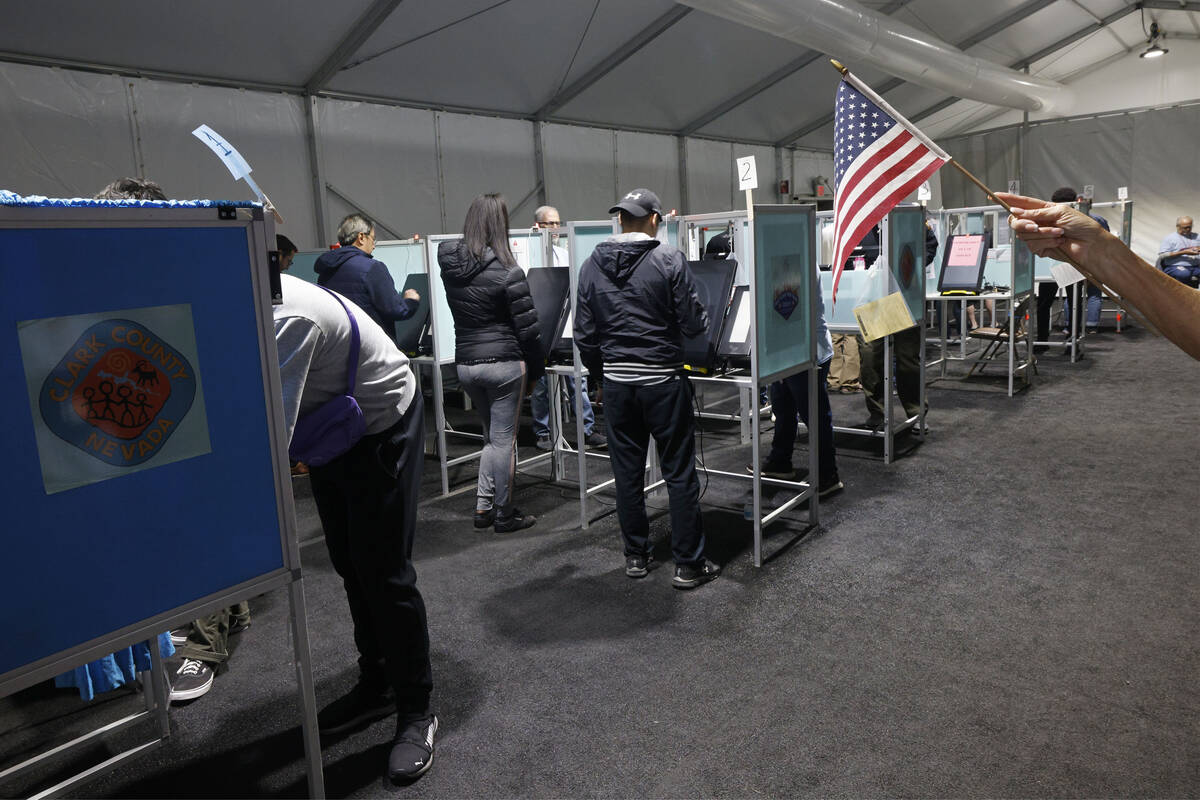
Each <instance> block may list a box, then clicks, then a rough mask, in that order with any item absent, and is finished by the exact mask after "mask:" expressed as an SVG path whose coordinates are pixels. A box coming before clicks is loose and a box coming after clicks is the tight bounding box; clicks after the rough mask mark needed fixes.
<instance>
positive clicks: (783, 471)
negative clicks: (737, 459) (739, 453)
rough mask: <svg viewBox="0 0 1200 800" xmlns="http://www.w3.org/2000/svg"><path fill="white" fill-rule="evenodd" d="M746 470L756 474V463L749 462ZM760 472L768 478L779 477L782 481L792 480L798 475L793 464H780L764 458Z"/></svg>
mask: <svg viewBox="0 0 1200 800" xmlns="http://www.w3.org/2000/svg"><path fill="white" fill-rule="evenodd" d="M746 472H749V473H750V474H751V475H753V474H754V465H753V464H747V465H746ZM759 473H760V474H762V475H764V476H766V477H768V478H778V479H779V480H781V481H790V480H792V478H794V477H795V475H796V470H794V469H792V465H791V464H779V463H776V462H774V461H770V460H768V459H765V458H764V459H763V461H762V468H761V469H760V470H759Z"/></svg>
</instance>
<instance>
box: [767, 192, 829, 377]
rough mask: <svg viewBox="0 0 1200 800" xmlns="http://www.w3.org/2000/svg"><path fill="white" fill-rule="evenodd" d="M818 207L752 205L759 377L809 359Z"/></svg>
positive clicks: (802, 365) (797, 368)
mask: <svg viewBox="0 0 1200 800" xmlns="http://www.w3.org/2000/svg"><path fill="white" fill-rule="evenodd" d="M815 234H816V210H815V209H814V208H813V207H812V206H802V205H779V206H755V207H754V277H753V281H754V284H753V288H754V291H755V345H754V346H755V353H756V357H757V379H758V380H759V381H760V382H763V383H765V382H768V381H771V380H777V379H779V378H783V377H786V376H787V375H790V374H792V373H794V372H798V371H800V370H801V369H804V368H807V367H808V366H810V365H811V364H812V363H813V361H814V358H813V350H812V344H813V331H812V328H813V313H812V304H813V300H814V298H813V292H814V291H815V283H816V282H815V280H814V273H815V272H816V240H815V238H814V236H815Z"/></svg>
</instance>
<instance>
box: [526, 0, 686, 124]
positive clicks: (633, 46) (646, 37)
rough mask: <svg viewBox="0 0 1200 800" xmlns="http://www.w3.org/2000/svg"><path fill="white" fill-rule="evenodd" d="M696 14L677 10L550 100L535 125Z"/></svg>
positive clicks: (539, 112) (537, 112)
mask: <svg viewBox="0 0 1200 800" xmlns="http://www.w3.org/2000/svg"><path fill="white" fill-rule="evenodd" d="M690 13H692V9H691V8H689V7H687V6H676V7H675V8H673V9H671V10H670V11H668V12H667V13H665V14H663V15H662V16H661V17H659V18H658V19H656V20H654V22H651V23H650V24H649V25H648V26H647V27H646V28H644V29H643V30H642V31H641V32H640V33H638V34H637V35H636V36H634V37H633V38H632V39H630V40H629V41H628V42H626V43H625V44H623V45H621V46H620V47H619V48H617V49H616V50H615V51H613V53H612V54H611V55H609V56H608V57H607V58H605V59H604V60H603V61H601V62H600V63H599V64H597V65H596V66H594V67H592V68H591V69H590V70H588V71H587V72H586V73H585V74H584V75H583V76H582V77H581V78H579V80H577V81H575V82H574V83H572V84H571V85H570V86H567V87H566V88H564V89H563V90H562V91H561V92H559V93H558V94H556V95H554V97H552V98H550V100H549V102H547V103H546V104H545V105H544V106H542V107H541V108H539V109H538V110H537V111H535V112H534V114H533V120H534V121H535V122H545V121H547V119H548V118H549V116H550V115H551V114H553V113H554V112H555V111H557V110H558V109H560V108H562V107H563V106H565V105H566V104H567V103H569V102H571V101H572V100H574V99H575V98H576V97H578V96H579V95H580V94H582V93H583V92H585V91H587V90H588V89H589V88H591V87H592V86H593V85H594V84H595V83H596V82H597V81H599V80H600V79H601V78H603V77H604V76H605V75H607V74H608V73H610V72H612V71H613V70H614V69H616V68H617V67H619V66H620V65H621V64H623V63H624V62H625V61H626V60H627V59H629V57H630V56H632V55H634V54H635V53H637V52H638V51H639V50H641V49H642V48H643V47H645V46H646V45H648V44H650V43H651V42H652V41H654V40H655V39H657V38H658V37H659V36H661V35H662V34H663V33H665V32H666V31H667V30H668V29H669V28H670V27H671V26H672V25H674V24H675V23H676V22H679V20H681V19H683V18H684V17H686V16H687V15H688V14H690Z"/></svg>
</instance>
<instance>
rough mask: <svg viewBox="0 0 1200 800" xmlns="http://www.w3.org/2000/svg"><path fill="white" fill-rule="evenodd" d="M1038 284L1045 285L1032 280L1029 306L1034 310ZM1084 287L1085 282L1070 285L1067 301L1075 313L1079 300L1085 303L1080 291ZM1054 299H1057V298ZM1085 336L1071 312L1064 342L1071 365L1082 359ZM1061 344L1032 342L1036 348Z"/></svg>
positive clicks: (1076, 318) (1075, 314) (1060, 343)
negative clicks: (1031, 296)
mask: <svg viewBox="0 0 1200 800" xmlns="http://www.w3.org/2000/svg"><path fill="white" fill-rule="evenodd" d="M1039 283H1046V281H1038V280H1036V279H1035V280H1034V287H1033V288H1034V295H1035V297H1034V300H1033V302H1031V303H1030V305H1031V306H1034V307H1035V308H1036V305H1035V304H1036V302H1037V298H1036V294H1037V286H1038V284H1039ZM1084 285H1086V282H1085V281H1076V282H1075V283H1073V284H1071V288H1070V290H1069V292H1070V297H1069V300H1070V302H1071V308H1072V309H1075V311H1076V312H1077V311H1078V309H1079V306H1080V300H1083V302H1084V303H1085V304H1086V302H1087V301H1086V299H1085V295H1084V293H1083V290H1082V289H1081V287H1083V286H1084ZM1055 299H1057V297H1056V298H1055ZM1050 328H1051V330H1053V328H1054V326H1053V325H1051V326H1050ZM1034 330H1036V326H1035V327H1034ZM1085 336H1086V335H1085V334H1084V332H1083V331H1082V330H1080V326H1079V314H1078V313H1074V312H1073V313H1072V314H1071V324H1070V325H1069V326H1068V328H1067V338H1066V341H1065V345H1066V347H1067V350H1068V352H1070V354H1071V363H1072V364H1074V363H1075V362H1076V361H1078V360H1079V359H1081V358H1083V340H1084V338H1085ZM1062 344H1064V342H1041V341H1035V342H1033V345H1034V346H1037V347H1058V346H1059V345H1062Z"/></svg>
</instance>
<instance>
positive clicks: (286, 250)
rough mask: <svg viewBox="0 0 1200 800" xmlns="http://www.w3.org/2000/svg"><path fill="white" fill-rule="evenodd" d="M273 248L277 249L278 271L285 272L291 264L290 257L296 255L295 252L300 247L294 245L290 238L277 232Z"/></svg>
mask: <svg viewBox="0 0 1200 800" xmlns="http://www.w3.org/2000/svg"><path fill="white" fill-rule="evenodd" d="M275 249H276V250H278V251H279V271H280V272H287V269H288V267H290V266H291V265H292V259H293V258H295V257H296V252H297V251H298V250H299V249H300V248H298V247H296V245H295V244H294V243H293V242H292V240H291V239H289V238H288V237H286V236H284V235H283V234H282V233H277V234H275Z"/></svg>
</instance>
